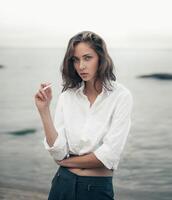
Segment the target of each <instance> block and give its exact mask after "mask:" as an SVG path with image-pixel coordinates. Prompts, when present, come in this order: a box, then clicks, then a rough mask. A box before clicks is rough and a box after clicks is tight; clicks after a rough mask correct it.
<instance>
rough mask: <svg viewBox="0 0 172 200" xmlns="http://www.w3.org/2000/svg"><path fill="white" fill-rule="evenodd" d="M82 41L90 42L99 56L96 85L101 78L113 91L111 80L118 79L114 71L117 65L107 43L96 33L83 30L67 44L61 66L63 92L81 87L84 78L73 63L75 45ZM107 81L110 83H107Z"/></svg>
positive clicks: (106, 86) (108, 88) (107, 87)
mask: <svg viewBox="0 0 172 200" xmlns="http://www.w3.org/2000/svg"><path fill="white" fill-rule="evenodd" d="M80 42H85V43H87V44H89V45H90V47H91V48H92V49H93V50H94V51H95V52H96V53H97V55H98V57H99V66H98V70H97V75H96V78H95V81H94V87H95V84H96V81H98V80H100V81H101V83H102V84H103V85H104V87H105V88H106V89H107V90H110V91H111V88H110V87H111V80H113V81H116V76H115V75H114V73H113V69H115V67H114V64H113V61H112V59H111V57H110V56H109V54H108V51H107V47H106V44H105V42H104V40H103V39H102V38H101V37H100V36H99V35H97V34H96V33H93V32H91V31H82V32H79V33H77V34H76V35H74V36H73V37H72V38H71V39H70V40H69V43H68V46H67V50H66V53H65V56H64V59H63V62H62V65H61V68H60V71H61V73H62V79H63V89H62V92H63V91H65V90H67V89H68V88H79V87H80V85H81V82H82V78H81V77H80V76H79V75H78V73H77V72H76V70H75V68H74V64H73V54H74V48H75V45H76V44H78V43H80ZM107 81H108V82H109V83H107ZM95 89H96V87H95ZM96 90H97V89H96Z"/></svg>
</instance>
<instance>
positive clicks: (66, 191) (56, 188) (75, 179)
mask: <svg viewBox="0 0 172 200" xmlns="http://www.w3.org/2000/svg"><path fill="white" fill-rule="evenodd" d="M94 199H95V200H114V188H113V182H112V176H80V175H77V174H75V173H73V172H71V171H69V170H68V168H66V167H62V166H60V167H59V168H58V170H57V172H56V174H55V176H54V177H53V179H52V183H51V189H50V192H49V196H48V200H94Z"/></svg>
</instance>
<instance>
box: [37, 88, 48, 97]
mask: <svg viewBox="0 0 172 200" xmlns="http://www.w3.org/2000/svg"><path fill="white" fill-rule="evenodd" d="M39 92H40V93H41V94H42V95H43V97H44V98H45V99H48V97H47V94H46V92H45V91H44V90H42V89H40V90H39Z"/></svg>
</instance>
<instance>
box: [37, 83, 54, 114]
mask: <svg viewBox="0 0 172 200" xmlns="http://www.w3.org/2000/svg"><path fill="white" fill-rule="evenodd" d="M49 84H50V83H42V84H41V85H40V88H39V91H38V92H37V93H36V94H35V104H36V106H37V109H38V111H39V112H42V111H44V110H46V109H47V108H49V105H50V102H51V99H52V90H51V87H49V88H47V89H45V90H43V88H44V87H46V86H47V85H49Z"/></svg>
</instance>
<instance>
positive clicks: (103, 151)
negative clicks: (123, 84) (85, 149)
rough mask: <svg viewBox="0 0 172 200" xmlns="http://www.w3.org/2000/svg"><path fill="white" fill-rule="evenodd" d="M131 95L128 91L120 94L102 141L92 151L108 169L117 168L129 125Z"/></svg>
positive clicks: (131, 106) (131, 103)
mask: <svg viewBox="0 0 172 200" xmlns="http://www.w3.org/2000/svg"><path fill="white" fill-rule="evenodd" d="M132 108H133V97H132V94H131V92H130V91H127V92H123V93H122V94H120V96H119V97H118V100H117V104H116V108H115V110H114V112H113V116H112V121H111V125H110V128H109V130H108V132H107V134H106V135H105V136H104V138H103V143H102V144H101V146H99V147H98V148H97V149H96V150H95V151H94V152H93V153H94V154H95V156H96V157H97V159H99V160H100V161H101V162H102V163H103V164H104V166H105V167H107V168H108V169H115V170H116V169H117V167H118V164H119V160H120V155H121V153H122V150H123V148H124V146H125V143H126V140H127V136H128V134H129V131H130V126H131V111H132Z"/></svg>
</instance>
